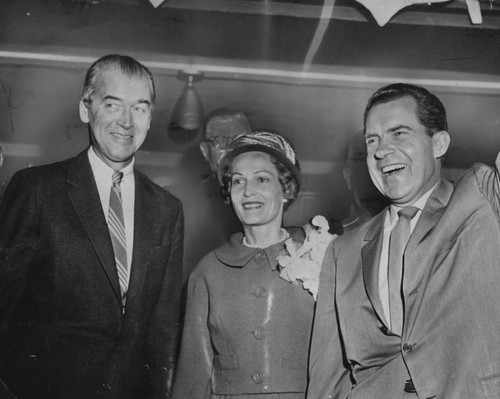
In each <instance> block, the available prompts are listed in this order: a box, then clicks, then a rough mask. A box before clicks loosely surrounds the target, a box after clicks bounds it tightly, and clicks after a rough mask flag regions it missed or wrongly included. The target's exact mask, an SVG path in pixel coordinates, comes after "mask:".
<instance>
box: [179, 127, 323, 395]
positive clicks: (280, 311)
mask: <svg viewBox="0 0 500 399" xmlns="http://www.w3.org/2000/svg"><path fill="white" fill-rule="evenodd" d="M218 170H219V173H218V175H219V181H220V184H221V186H222V190H223V196H224V198H225V200H226V201H227V202H229V201H230V202H231V204H232V206H233V208H234V211H235V213H236V215H237V216H238V218H239V220H240V221H241V224H242V225H243V233H236V234H234V235H233V236H232V237H231V238H230V240H229V241H228V242H227V243H226V244H224V245H222V246H221V247H219V248H217V249H216V250H215V251H212V252H210V253H209V254H208V255H207V256H205V258H204V259H202V260H201V262H200V263H199V265H198V266H197V267H196V269H195V270H194V271H193V273H192V274H191V276H190V278H189V283H188V298H187V308H186V316H185V323H184V332H183V339H182V346H181V355H180V359H179V370H178V374H177V379H176V382H175V386H174V398H175V399H186V398H190V399H207V398H234V399H236V398H250V397H252V398H255V399H258V398H266V399H275V398H281V399H303V398H304V397H305V390H306V383H307V358H308V348H309V339H310V333H311V323H312V318H313V309H314V300H313V298H312V296H311V295H310V294H309V293H308V292H307V291H305V290H304V289H303V288H302V287H301V286H300V285H293V284H291V283H289V282H287V281H285V280H284V279H282V278H280V272H279V270H278V267H277V266H278V265H277V256H278V254H280V252H281V251H283V249H284V241H285V240H286V239H287V238H288V237H289V236H291V237H292V239H293V240H294V241H295V242H302V241H303V239H304V232H303V231H302V229H295V230H291V229H284V228H283V227H282V222H283V212H284V210H285V209H287V207H288V206H290V205H291V204H292V202H293V201H294V200H295V199H296V198H297V194H298V191H299V188H300V169H299V162H298V159H297V154H296V152H295V150H294V149H293V147H292V145H291V144H290V143H289V142H288V141H287V140H286V139H285V138H283V137H282V136H280V135H278V134H276V133H273V132H269V131H254V132H252V133H246V134H242V135H240V136H237V137H236V138H235V139H234V141H233V142H232V143H231V144H230V145H229V148H228V150H227V152H226V153H225V154H224V156H223V157H222V159H221V161H220V164H219V167H218ZM227 211H228V212H230V210H229V209H228V210H227Z"/></svg>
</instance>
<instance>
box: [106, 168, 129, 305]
mask: <svg viewBox="0 0 500 399" xmlns="http://www.w3.org/2000/svg"><path fill="white" fill-rule="evenodd" d="M122 177H123V173H122V172H120V171H117V170H115V171H114V172H113V177H112V179H113V186H112V187H111V193H110V196H109V213H108V227H109V233H110V236H111V242H112V243H113V251H114V253H115V263H116V270H117V271H118V280H119V281H120V291H121V294H122V303H123V305H124V306H125V296H126V294H127V285H128V265H127V239H126V236H125V224H124V221H123V208H122V194H121V189H120V183H121V181H122Z"/></svg>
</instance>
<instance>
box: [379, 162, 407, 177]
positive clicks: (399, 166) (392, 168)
mask: <svg viewBox="0 0 500 399" xmlns="http://www.w3.org/2000/svg"><path fill="white" fill-rule="evenodd" d="M405 168H406V165H405V164H404V163H395V164H392V165H389V166H384V167H383V168H382V174H383V175H384V176H390V175H394V174H396V173H398V172H400V171H402V170H403V169H405Z"/></svg>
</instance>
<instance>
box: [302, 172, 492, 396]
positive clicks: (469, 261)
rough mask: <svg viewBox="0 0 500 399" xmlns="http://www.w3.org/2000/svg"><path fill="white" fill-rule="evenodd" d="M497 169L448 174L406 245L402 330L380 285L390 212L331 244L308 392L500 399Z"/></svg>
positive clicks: (321, 292) (427, 205) (317, 320)
mask: <svg viewBox="0 0 500 399" xmlns="http://www.w3.org/2000/svg"><path fill="white" fill-rule="evenodd" d="M495 172H496V171H495V169H492V168H489V167H487V166H485V165H475V166H474V167H473V168H472V169H471V170H469V171H468V172H467V173H466V174H465V175H464V176H463V177H462V178H461V180H460V181H458V182H457V183H456V184H455V186H452V185H451V184H450V183H448V182H446V181H444V180H442V181H441V182H440V183H439V185H438V187H437V188H436V189H435V190H434V192H433V193H432V195H431V197H430V198H429V200H428V201H427V204H426V205H425V208H424V210H423V212H422V214H421V216H420V219H419V220H418V223H417V225H416V226H415V229H414V231H413V233H412V235H411V237H410V240H409V242H408V246H407V249H406V252H405V266H404V278H403V296H404V307H405V309H404V325H403V332H402V335H401V336H399V335H396V334H394V333H392V332H391V331H390V330H389V328H388V325H387V322H386V320H385V318H384V315H383V311H382V305H381V302H380V296H379V292H378V268H379V261H380V252H381V245H382V234H383V221H384V215H385V212H382V213H381V214H379V215H377V216H375V217H374V218H373V219H372V220H371V221H369V222H367V223H366V224H365V225H363V226H361V227H360V228H358V229H356V230H353V231H351V232H349V233H347V234H346V235H345V236H343V237H341V238H339V239H338V240H336V241H335V242H334V243H333V246H332V251H331V252H330V254H329V259H325V262H324V263H323V267H322V272H321V273H322V275H321V279H320V289H319V297H318V304H317V313H316V318H315V325H314V331H313V340H312V348H311V359H310V374H311V379H310V384H309V391H308V399H316V398H322V399H323V398H346V397H349V398H352V399H354V398H355V399H361V398H363V399H364V398H366V399H368V398H369V399H378V398H380V399H382V398H384V399H397V398H408V394H405V393H404V392H403V389H404V385H405V380H406V379H408V378H410V377H411V378H412V380H413V382H414V385H415V388H416V391H417V393H418V397H419V398H440V399H441V398H449V399H462V398H463V399H465V398H467V399H475V398H499V397H500V334H499V331H500V289H499V287H500V224H499V216H498V215H499V209H498V203H499V199H498V194H499V193H500V190H499V180H498V175H497V174H496V173H495Z"/></svg>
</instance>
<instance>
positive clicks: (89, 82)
mask: <svg viewBox="0 0 500 399" xmlns="http://www.w3.org/2000/svg"><path fill="white" fill-rule="evenodd" d="M111 68H117V69H119V70H120V71H121V72H122V73H124V74H125V75H127V76H129V77H139V78H143V77H145V78H147V79H148V80H149V82H150V84H151V101H152V103H153V104H154V102H155V99H156V89H155V83H154V80H153V74H152V73H151V71H150V70H149V69H148V68H146V67H145V66H144V65H142V64H141V63H140V62H139V61H137V60H135V59H134V58H132V57H129V56H127V55H119V54H109V55H105V56H104V57H101V58H99V59H98V60H97V61H95V62H94V63H93V64H92V65H91V66H90V68H89V69H88V70H87V73H86V74H85V79H84V81H83V93H82V100H83V101H84V102H89V101H90V97H91V96H92V94H93V93H94V92H95V91H96V81H97V77H98V76H99V74H100V73H102V72H103V71H104V70H107V69H111Z"/></svg>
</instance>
